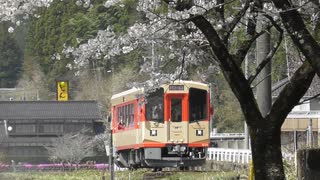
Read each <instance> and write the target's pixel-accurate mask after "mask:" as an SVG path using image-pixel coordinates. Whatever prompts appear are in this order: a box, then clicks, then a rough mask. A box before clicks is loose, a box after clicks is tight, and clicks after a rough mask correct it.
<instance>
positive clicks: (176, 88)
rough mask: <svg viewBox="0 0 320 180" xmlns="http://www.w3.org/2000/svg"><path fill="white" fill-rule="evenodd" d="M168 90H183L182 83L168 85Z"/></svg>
mask: <svg viewBox="0 0 320 180" xmlns="http://www.w3.org/2000/svg"><path fill="white" fill-rule="evenodd" d="M169 90H170V91H184V85H169Z"/></svg>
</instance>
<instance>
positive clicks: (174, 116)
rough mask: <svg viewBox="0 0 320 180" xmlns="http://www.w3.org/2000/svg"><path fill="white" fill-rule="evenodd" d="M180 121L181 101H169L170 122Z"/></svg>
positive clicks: (174, 99)
mask: <svg viewBox="0 0 320 180" xmlns="http://www.w3.org/2000/svg"><path fill="white" fill-rule="evenodd" d="M181 120H182V99H176V98H172V99H171V121H172V122H181Z"/></svg>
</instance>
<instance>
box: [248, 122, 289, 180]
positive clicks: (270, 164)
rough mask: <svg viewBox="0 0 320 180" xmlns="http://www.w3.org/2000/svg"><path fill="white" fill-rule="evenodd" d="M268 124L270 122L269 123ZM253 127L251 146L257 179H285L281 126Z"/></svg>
mask: <svg viewBox="0 0 320 180" xmlns="http://www.w3.org/2000/svg"><path fill="white" fill-rule="evenodd" d="M267 124H268V123H267ZM270 125H271V124H268V125H267V126H269V127H262V128H251V129H250V137H251V147H252V158H253V167H254V176H255V179H257V180H261V179H266V180H268V179H270V180H271V179H285V175H284V169H283V162H282V154H281V138H280V134H281V129H280V128H271V127H272V126H270Z"/></svg>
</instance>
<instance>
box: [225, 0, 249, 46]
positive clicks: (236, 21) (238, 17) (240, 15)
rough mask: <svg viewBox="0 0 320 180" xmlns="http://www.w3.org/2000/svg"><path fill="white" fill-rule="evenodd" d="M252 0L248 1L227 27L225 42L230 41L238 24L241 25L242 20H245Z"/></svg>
mask: <svg viewBox="0 0 320 180" xmlns="http://www.w3.org/2000/svg"><path fill="white" fill-rule="evenodd" d="M250 2H251V0H248V1H246V3H245V5H244V7H243V8H242V9H241V10H240V11H239V12H238V13H237V14H236V15H235V17H234V18H233V20H232V21H231V22H230V23H229V24H228V25H227V34H226V36H225V37H224V38H223V40H224V41H228V39H229V37H230V34H231V33H232V32H233V30H234V29H235V27H236V26H237V24H239V22H240V20H241V19H242V18H243V16H244V15H245V13H246V12H247V10H248V8H249V7H250Z"/></svg>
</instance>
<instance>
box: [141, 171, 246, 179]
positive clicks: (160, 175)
mask: <svg viewBox="0 0 320 180" xmlns="http://www.w3.org/2000/svg"><path fill="white" fill-rule="evenodd" d="M181 172H183V173H201V172H212V171H206V170H164V171H157V172H146V173H144V175H143V180H152V179H163V178H166V177H170V176H173V175H175V174H177V173H181ZM247 179H248V176H247V175H244V174H239V176H236V177H233V178H231V180H247Z"/></svg>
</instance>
